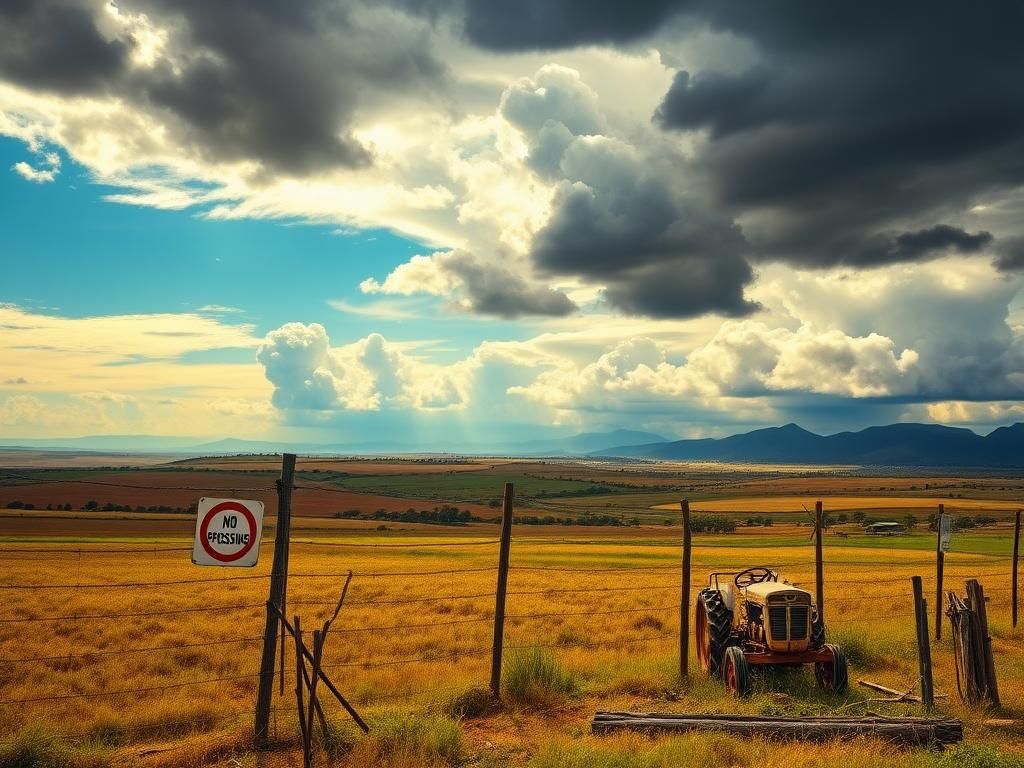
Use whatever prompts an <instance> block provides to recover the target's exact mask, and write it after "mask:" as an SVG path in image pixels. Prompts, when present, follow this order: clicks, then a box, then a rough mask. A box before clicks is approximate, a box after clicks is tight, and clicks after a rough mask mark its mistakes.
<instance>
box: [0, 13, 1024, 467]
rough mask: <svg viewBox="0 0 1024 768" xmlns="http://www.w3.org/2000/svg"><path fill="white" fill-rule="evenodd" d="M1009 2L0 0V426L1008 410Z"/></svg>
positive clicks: (795, 418)
mask: <svg viewBox="0 0 1024 768" xmlns="http://www.w3.org/2000/svg"><path fill="white" fill-rule="evenodd" d="M1022 17H1024V7H1021V6H1020V5H1019V4H1016V3H1012V2H991V3H985V4H982V5H980V6H978V7H968V6H965V5H963V4H958V3H952V2H945V1H944V0H940V1H939V2H934V1H932V2H928V3H923V2H907V3H900V4H897V5H896V6H893V5H892V4H891V3H884V4H883V3H881V2H871V1H869V2H864V3H856V4H845V3H829V4H822V3H820V2H814V1H813V0H780V2H777V3H758V4H750V3H740V2H736V1H735V0H718V1H716V2H710V0H647V1H645V2H640V3H630V4H627V3H620V2H613V1H612V0H607V1H606V0H590V1H588V2H583V1H582V0H562V1H561V2H546V1H542V0H524V2H522V3H517V4H510V3H505V2H497V0H372V1H371V0H310V2H305V3H292V2H284V1H283V0H225V1H224V2H217V3H208V2H203V0H175V2H169V1H168V0H124V1H123V2H118V3H107V2H103V1H102V0H15V2H10V3H4V4H2V6H0V439H4V440H8V441H9V440H10V439H14V438H19V437H21V438H46V437H58V436H59V437H70V436H78V435H99V434H108V435H126V434H149V435H188V436H201V437H208V438H211V439H216V438H220V437H227V436H233V437H241V438H251V439H269V440H307V441H322V442H330V443H345V442H374V441H393V442H401V443H406V444H410V445H416V446H424V447H429V445H430V443H431V441H440V440H444V441H445V442H447V443H450V442H452V441H459V440H462V441H466V442H467V444H468V443H472V442H489V443H494V442H495V441H502V440H525V439H531V438H545V437H551V436H555V435H567V434H574V433H577V432H584V431H604V430H610V429H616V428H628V429H637V430H646V431H650V432H654V433H658V434H661V435H664V436H666V437H670V438H677V437H704V436H721V435H726V434H732V433H735V432H740V431H746V430H749V429H755V428H758V427H763V426H772V425H778V424H784V423H788V422H796V423H799V424H800V425H802V426H804V427H806V428H808V429H812V430H814V431H818V432H822V433H831V432H836V431H840V430H846V429H860V428H863V427H866V426H870V425H874V424H886V423H893V422H898V421H917V422H938V423H944V424H951V425H956V426H967V427H970V428H973V429H976V430H978V431H980V432H987V431H990V430H991V429H992V428H994V427H995V426H998V425H1001V424H1008V423H1013V422H1015V421H1017V420H1024V419H1022V414H1024V402H1022V400H1024V312H1022V307H1024V302H1022V298H1021V288H1022V273H1024V216H1022V215H1021V214H1022V212H1024V88H1022V87H1021V85H1020V78H1019V72H1020V71H1021V65H1022V64H1024V60H1022V59H1024V52H1022V49H1021V47H1020V46H1019V45H1018V44H1017V41H1016V31H1017V29H1019V28H1020V25H1021V23H1022V22H1024V18H1022Z"/></svg>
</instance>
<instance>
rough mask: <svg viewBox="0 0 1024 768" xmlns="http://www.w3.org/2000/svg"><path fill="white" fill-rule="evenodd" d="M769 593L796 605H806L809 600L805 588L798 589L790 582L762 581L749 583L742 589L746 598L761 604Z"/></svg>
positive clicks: (809, 595) (809, 597) (766, 599)
mask: <svg viewBox="0 0 1024 768" xmlns="http://www.w3.org/2000/svg"><path fill="white" fill-rule="evenodd" d="M769 595H773V596H776V599H778V598H781V599H782V600H783V601H785V602H787V603H794V604H797V605H807V604H809V603H810V602H811V593H810V592H808V591H807V590H804V589H798V588H797V587H794V586H793V585H792V584H780V583H779V582H777V581H762V582H761V583H760V584H751V585H750V586H749V587H746V588H745V589H744V590H743V596H744V597H745V598H746V599H747V600H753V601H754V602H756V603H761V604H762V605H764V604H766V603H767V602H768V596H769ZM773 602H774V601H773Z"/></svg>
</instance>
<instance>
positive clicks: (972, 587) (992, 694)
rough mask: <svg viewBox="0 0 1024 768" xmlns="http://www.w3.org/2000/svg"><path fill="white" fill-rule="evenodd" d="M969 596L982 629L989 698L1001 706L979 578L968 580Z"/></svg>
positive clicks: (990, 636) (982, 589)
mask: <svg viewBox="0 0 1024 768" xmlns="http://www.w3.org/2000/svg"><path fill="white" fill-rule="evenodd" d="M967 597H968V598H969V599H970V602H971V608H972V609H973V610H974V612H975V613H976V614H977V615H978V626H979V629H980V630H981V639H982V657H983V659H984V664H985V683H986V685H987V687H988V698H989V701H991V702H992V703H993V704H995V705H996V706H997V707H998V706H999V683H998V682H997V681H996V662H995V659H994V658H993V657H992V635H991V634H990V633H989V631H988V608H987V607H986V606H985V590H984V588H983V587H982V586H981V584H979V583H978V580H977V579H971V580H970V581H968V582H967Z"/></svg>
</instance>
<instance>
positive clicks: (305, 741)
mask: <svg viewBox="0 0 1024 768" xmlns="http://www.w3.org/2000/svg"><path fill="white" fill-rule="evenodd" d="M300 621H301V620H300V619H299V617H298V616H296V617H295V632H294V633H293V635H294V637H295V700H296V703H297V704H298V709H299V732H300V733H301V735H302V764H303V766H304V768H312V766H313V755H312V749H311V747H310V739H309V731H308V730H307V729H306V708H305V706H304V705H303V701H302V698H303V696H302V692H303V689H304V688H305V687H306V684H305V680H306V662H305V659H304V658H303V652H304V651H305V650H306V648H305V645H304V644H303V642H302V625H301V623H300Z"/></svg>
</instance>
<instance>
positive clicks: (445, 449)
mask: <svg viewBox="0 0 1024 768" xmlns="http://www.w3.org/2000/svg"><path fill="white" fill-rule="evenodd" d="M664 442H666V440H665V438H664V437H662V436H661V435H656V434H653V433H651V432H638V431H635V430H629V429H617V430H613V431H611V432H584V433H581V434H578V435H570V436H567V437H556V438H547V439H538V440H528V441H520V442H507V441H506V442H500V441H494V442H492V443H484V442H480V443H467V442H464V441H457V440H445V439H441V440H438V441H435V442H432V443H430V444H429V445H427V444H415V443H403V442H398V441H383V440H381V441H373V442H352V443H312V442H284V441H275V440H241V439H238V438H234V437H229V438H225V439H223V440H215V441H212V442H210V441H204V440H203V439H202V438H198V437H182V436H160V435H156V436H154V435H87V436H85V437H68V438H31V439H28V438H26V439H20V438H19V439H11V438H8V439H2V438H0V448H10V449H22V448H32V449H38V450H62V451H68V450H73V451H111V452H126V453H127V452H143V453H174V454H188V455H193V456H194V455H204V454H235V453H281V452H282V451H288V452H291V453H306V454H333V455H345V454H350V455H352V454H354V455H360V454H377V455H379V454H403V453H410V454H411V453H417V454H420V453H463V454H476V455H491V456H494V455H498V456H586V455H587V454H591V453H595V452H598V451H602V450H605V449H608V448H611V447H613V446H616V445H626V444H638V443H648V444H651V443H664Z"/></svg>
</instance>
